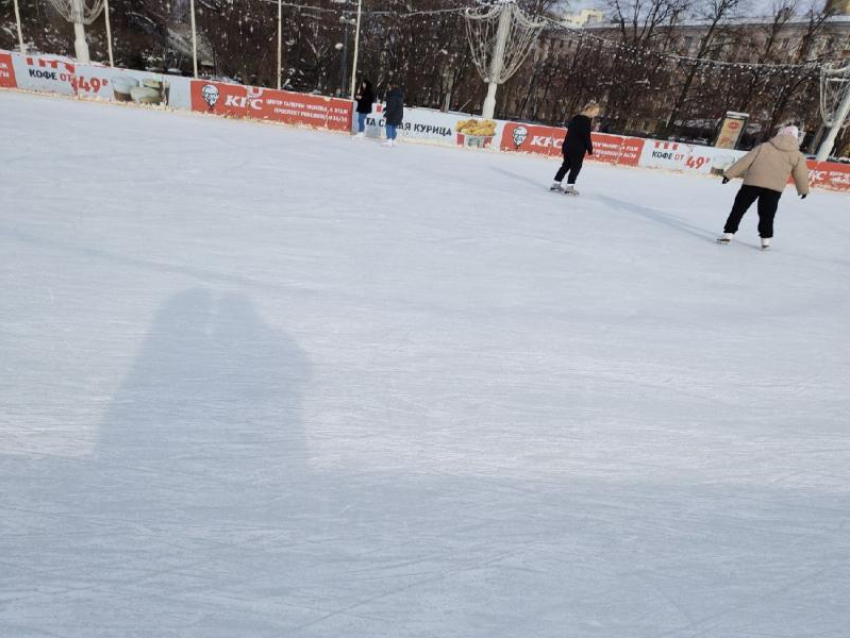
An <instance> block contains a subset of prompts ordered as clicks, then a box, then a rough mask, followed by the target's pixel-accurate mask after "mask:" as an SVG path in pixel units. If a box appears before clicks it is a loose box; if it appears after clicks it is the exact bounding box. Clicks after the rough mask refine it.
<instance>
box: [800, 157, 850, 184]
mask: <svg viewBox="0 0 850 638" xmlns="http://www.w3.org/2000/svg"><path fill="white" fill-rule="evenodd" d="M806 163H807V164H808V166H809V183H810V184H811V185H812V186H814V187H815V188H828V189H831V190H836V191H850V164H839V163H837V162H822V163H820V164H818V163H817V162H815V161H814V160H809V161H808V162H806Z"/></svg>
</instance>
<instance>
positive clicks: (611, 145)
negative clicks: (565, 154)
mask: <svg viewBox="0 0 850 638" xmlns="http://www.w3.org/2000/svg"><path fill="white" fill-rule="evenodd" d="M591 139H592V140H593V155H592V156H591V157H590V158H589V159H596V160H597V161H599V162H606V163H608V164H617V165H618V166H637V165H638V164H640V156H641V153H643V146H644V140H642V139H641V138H639V137H621V136H619V135H606V134H604V133H592V134H591Z"/></svg>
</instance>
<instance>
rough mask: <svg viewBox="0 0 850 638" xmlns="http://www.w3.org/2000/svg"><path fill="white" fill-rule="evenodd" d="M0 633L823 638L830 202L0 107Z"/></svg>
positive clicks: (644, 175) (700, 183) (832, 595)
mask: <svg viewBox="0 0 850 638" xmlns="http://www.w3.org/2000/svg"><path fill="white" fill-rule="evenodd" d="M0 139H2V159H3V168H2V172H0V202H2V214H0V636H3V637H4V638H31V637H32V638H36V637H43V636H53V637H62V638H65V637H67V638H114V637H116V636H120V637H122V638H133V637H145V638H147V637H159V638H166V637H181V638H182V637H193V638H194V637H198V638H254V637H258V638H260V637H261V638H279V637H281V636H292V637H305V638H306V637H331V636H333V637H347V638H375V637H378V636H393V637H403V638H413V637H416V638H420V637H421V638H431V637H433V638H470V637H482V638H484V637H487V638H492V637H505V638H519V637H522V638H530V637H532V636H534V637H538V638H539V637H546V638H549V637H553V638H554V637H564V636H581V637H590V638H661V637H668V638H670V637H675V638H696V637H697V636H699V637H701V638H730V637H734V638H756V637H758V638H792V637H793V638H796V637H803V636H806V637H807V638H808V637H812V638H813V637H815V636H817V637H820V638H846V636H847V635H848V633H847V632H848V630H849V629H848V628H850V606H848V604H847V601H848V600H850V424H848V420H850V419H848V415H849V414H850V398H848V397H850V341H848V326H850V253H848V241H850V198H848V196H847V195H842V194H837V193H830V192H826V191H822V190H816V191H815V192H814V193H813V194H812V195H811V196H810V197H809V199H807V200H806V201H805V202H801V201H800V200H799V199H797V198H796V197H794V195H793V192H792V190H791V189H789V190H788V191H786V194H785V197H783V200H782V202H781V204H780V210H779V214H778V216H777V220H776V237H775V239H774V248H773V250H772V252H770V253H762V252H760V251H759V250H758V238H757V236H756V231H755V226H756V221H757V219H756V214H755V210H752V211H750V213H749V214H748V215H747V217H745V219H744V223H743V225H742V228H741V231H740V233H739V234H738V237H737V238H736V242H735V243H733V244H732V245H731V246H725V247H719V246H717V245H715V243H714V239H715V237H716V236H717V235H718V234H719V233H720V231H721V229H722V224H723V222H724V220H725V218H726V215H727V214H728V212H729V208H730V206H731V203H732V199H733V197H734V194H735V192H736V189H737V186H736V185H735V184H730V185H726V186H721V185H720V182H719V180H718V179H706V178H698V177H686V176H682V175H675V174H671V173H664V172H653V171H647V170H639V169H626V168H614V167H609V166H603V165H599V164H595V163H590V164H588V165H587V166H586V168H585V170H584V172H583V173H582V176H581V180H580V183H579V188H580V189H581V191H582V196H581V197H579V198H568V197H564V196H559V195H553V194H551V193H549V192H548V190H547V189H548V186H549V184H550V183H551V179H552V175H553V174H554V172H555V169H556V168H557V165H558V164H557V162H554V161H550V160H544V159H540V158H530V157H521V156H507V155H497V154H488V153H476V152H464V151H460V150H456V151H455V150H451V149H439V148H433V147H426V146H414V145H402V146H400V147H399V148H396V149H385V148H381V147H380V146H379V145H378V144H377V143H375V142H371V141H364V142H359V143H357V142H352V141H350V140H349V139H347V138H346V137H345V136H342V135H334V134H328V133H318V132H310V131H302V130H295V129H290V128H285V127H278V126H270V125H262V124H250V123H245V122H237V121H228V120H221V119H214V118H207V117H198V116H186V115H176V114H166V113H161V112H157V111H151V110H138V109H134V108H121V107H117V106H108V105H101V104H89V103H80V102H74V101H68V100H60V99H50V98H43V97H35V96H29V95H24V94H16V93H9V92H4V93H0Z"/></svg>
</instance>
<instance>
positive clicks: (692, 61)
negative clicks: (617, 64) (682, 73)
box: [546, 18, 821, 72]
mask: <svg viewBox="0 0 850 638" xmlns="http://www.w3.org/2000/svg"><path fill="white" fill-rule="evenodd" d="M546 19H547V21H548V22H549V23H551V24H552V25H553V26H555V27H557V28H559V29H561V30H563V31H567V32H569V33H572V34H575V35H577V36H578V37H579V38H587V39H590V40H594V41H597V42H600V43H601V44H602V45H603V46H607V47H610V48H613V49H617V50H618V51H620V52H622V53H628V54H632V55H638V56H647V55H649V56H656V57H663V58H667V59H669V60H671V61H675V62H677V63H679V64H689V65H699V66H708V67H712V68H721V67H728V68H735V69H767V70H776V71H780V72H782V71H789V72H790V71H792V70H817V69H820V67H821V63H820V62H818V61H811V62H806V63H804V64H775V63H759V62H729V61H725V60H716V59H711V58H694V57H690V56H684V55H678V54H676V53H672V52H669V51H658V50H657V49H650V48H647V47H635V46H630V45H627V44H623V43H620V42H614V41H613V40H609V39H607V38H604V37H602V36H600V35H597V34H595V33H590V32H589V31H587V30H586V29H575V28H572V27H569V26H567V25H565V24H563V23H561V22H558V21H557V20H554V19H552V18H546Z"/></svg>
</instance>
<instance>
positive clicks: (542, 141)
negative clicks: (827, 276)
mask: <svg viewBox="0 0 850 638" xmlns="http://www.w3.org/2000/svg"><path fill="white" fill-rule="evenodd" d="M0 88H7V89H15V88H18V89H23V90H29V91H41V92H46V93H55V94H59V95H66V96H71V97H77V98H82V99H94V100H104V101H113V102H135V103H139V104H147V105H154V106H156V105H159V106H161V107H163V108H169V109H175V110H187V111H194V112H196V113H206V114H211V115H220V116H224V117H234V118H245V119H258V120H269V121H274V122H280V123H283V124H290V125H296V126H308V127H311V128H317V129H323V130H330V131H339V132H347V131H352V130H354V129H356V117H354V113H353V110H354V109H353V103H352V102H351V101H350V100H345V99H340V98H333V97H325V96H321V95H313V94H304V93H296V92H293V91H278V90H276V89H266V88H259V87H252V86H245V85H242V84H231V83H224V82H213V81H206V80H194V79H192V78H185V77H181V76H175V75H168V74H161V73H150V72H146V71H133V70H128V69H119V68H112V67H107V66H102V65H99V64H86V65H82V64H77V63H76V62H75V61H74V60H72V59H70V58H66V57H62V56H50V55H25V54H20V53H15V52H9V51H2V50H0ZM384 126H385V121H384V118H383V115H382V112H381V105H380V104H376V105H375V106H374V107H373V109H372V112H371V113H370V114H369V115H368V116H367V118H366V135H367V136H370V137H381V136H382V131H383V128H384ZM398 133H399V137H401V139H403V140H406V141H410V142H417V143H425V144H435V145H439V146H455V147H458V146H459V147H463V148H474V149H479V150H486V151H494V152H503V153H528V154H532V155H542V156H546V157H553V158H559V157H560V155H561V145H562V144H563V141H564V137H565V135H566V130H565V129H564V128H561V127H554V126H545V125H542V124H528V123H521V122H507V121H504V120H481V119H477V118H474V117H471V116H469V115H464V114H458V113H443V112H442V111H435V110H432V109H424V108H415V107H405V110H404V122H403V124H402V125H401V126H400V127H399V130H398ZM592 137H593V146H594V153H593V155H591V156H588V157H587V160H588V161H591V162H593V161H596V162H603V163H606V164H611V165H615V166H633V167H641V168H655V169H663V170H669V171H676V172H682V173H696V174H706V175H708V174H716V175H719V174H720V173H722V172H723V170H724V169H725V168H728V167H729V166H730V165H731V164H732V163H734V162H735V161H736V160H737V159H738V158H740V157H741V156H743V155H744V151H734V150H728V149H719V148H714V147H710V146H699V145H693V144H685V143H682V142H669V141H662V140H652V139H645V138H638V137H628V136H624V135H610V134H607V133H593V134H592ZM808 166H809V170H810V175H811V185H812V186H814V187H817V188H826V189H830V190H837V191H845V192H847V191H850V165H848V164H840V163H836V162H822V163H817V162H815V161H813V160H810V161H808Z"/></svg>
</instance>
